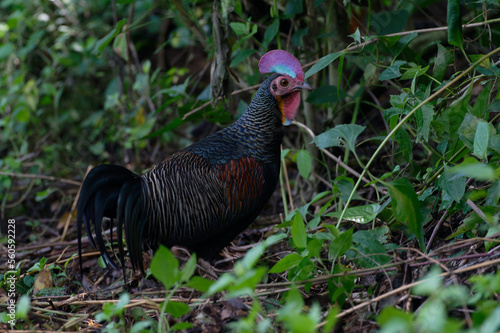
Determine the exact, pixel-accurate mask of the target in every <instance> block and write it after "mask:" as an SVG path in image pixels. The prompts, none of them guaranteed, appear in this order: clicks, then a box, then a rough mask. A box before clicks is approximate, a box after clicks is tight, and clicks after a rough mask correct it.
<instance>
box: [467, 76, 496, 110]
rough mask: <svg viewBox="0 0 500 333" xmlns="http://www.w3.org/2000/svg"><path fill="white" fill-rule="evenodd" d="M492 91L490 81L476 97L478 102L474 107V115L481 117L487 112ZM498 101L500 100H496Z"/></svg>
mask: <svg viewBox="0 0 500 333" xmlns="http://www.w3.org/2000/svg"><path fill="white" fill-rule="evenodd" d="M490 93H491V84H489V83H488V85H487V86H486V87H484V89H483V91H481V92H480V93H479V95H478V96H477V98H476V102H475V103H474V107H473V109H472V114H473V115H474V116H476V117H479V118H481V117H482V116H483V115H484V114H485V113H486V112H487V110H488V103H489V99H490ZM498 101H499V100H496V102H498Z"/></svg>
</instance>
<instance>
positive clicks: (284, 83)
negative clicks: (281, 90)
mask: <svg viewBox="0 0 500 333" xmlns="http://www.w3.org/2000/svg"><path fill="white" fill-rule="evenodd" d="M280 85H281V86H282V87H286V86H288V80H287V79H281V81H280Z"/></svg>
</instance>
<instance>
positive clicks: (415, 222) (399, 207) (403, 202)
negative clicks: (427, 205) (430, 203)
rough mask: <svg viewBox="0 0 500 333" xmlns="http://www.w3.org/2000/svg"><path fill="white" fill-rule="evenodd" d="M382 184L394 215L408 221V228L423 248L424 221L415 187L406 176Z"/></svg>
mask: <svg viewBox="0 0 500 333" xmlns="http://www.w3.org/2000/svg"><path fill="white" fill-rule="evenodd" d="M383 184H384V185H385V186H386V187H387V189H388V190H389V194H390V195H391V202H392V210H393V212H394V217H395V218H396V219H397V220H398V221H400V222H407V223H408V229H410V231H411V232H412V233H413V234H414V235H415V236H416V237H417V240H418V241H419V243H420V247H421V248H422V249H423V248H424V229H423V222H424V221H423V217H422V214H421V213H420V201H418V197H417V194H416V193H415V189H414V188H413V186H412V185H411V184H410V181H409V180H408V179H407V178H400V179H397V180H395V181H393V182H392V183H385V182H383Z"/></svg>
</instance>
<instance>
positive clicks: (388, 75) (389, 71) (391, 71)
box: [378, 60, 406, 81]
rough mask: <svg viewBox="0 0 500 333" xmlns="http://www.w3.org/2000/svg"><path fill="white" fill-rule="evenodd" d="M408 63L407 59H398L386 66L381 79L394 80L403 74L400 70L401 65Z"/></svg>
mask: <svg viewBox="0 0 500 333" xmlns="http://www.w3.org/2000/svg"><path fill="white" fill-rule="evenodd" d="M404 64H406V61H403V60H396V61H395V62H394V63H393V64H392V65H391V66H389V67H388V68H386V69H385V70H384V71H383V72H382V73H380V76H379V78H378V79H379V80H380V81H385V80H392V79H395V78H398V77H400V76H401V72H400V71H399V67H401V66H402V65H404Z"/></svg>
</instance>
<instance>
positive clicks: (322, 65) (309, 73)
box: [304, 52, 342, 79]
mask: <svg viewBox="0 0 500 333" xmlns="http://www.w3.org/2000/svg"><path fill="white" fill-rule="evenodd" d="M341 55H342V52H336V53H330V54H328V55H326V56H324V57H323V58H321V59H319V60H318V62H317V63H315V64H314V65H313V66H312V67H311V68H309V70H308V71H307V72H306V74H305V75H304V77H305V79H307V78H308V77H310V76H312V75H314V74H316V73H317V72H319V71H320V70H322V69H323V68H325V67H326V66H328V65H330V64H331V63H332V62H333V61H334V60H335V59H337V58H338V57H340V56H341Z"/></svg>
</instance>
